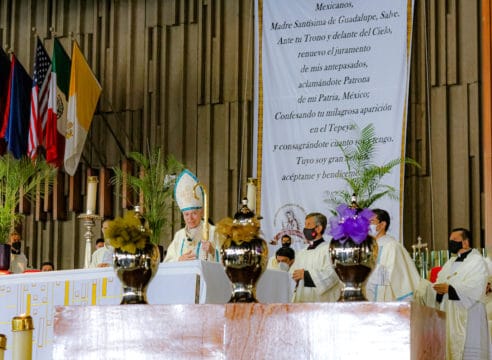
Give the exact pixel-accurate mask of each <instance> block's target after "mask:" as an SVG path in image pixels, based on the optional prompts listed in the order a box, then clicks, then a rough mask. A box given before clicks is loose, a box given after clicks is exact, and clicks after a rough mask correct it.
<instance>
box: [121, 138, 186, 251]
mask: <svg viewBox="0 0 492 360" xmlns="http://www.w3.org/2000/svg"><path fill="white" fill-rule="evenodd" d="M128 157H129V158H130V159H132V160H133V161H134V162H135V164H136V165H137V167H138V168H139V170H140V173H139V174H138V175H133V174H128V173H125V172H124V171H123V170H122V169H121V168H119V167H116V168H114V169H113V170H114V172H115V178H114V182H115V183H116V184H118V185H121V183H122V181H123V178H125V180H126V182H127V184H128V185H129V186H130V188H132V189H133V190H134V191H135V192H136V193H138V194H141V195H142V197H143V204H135V205H140V206H143V215H144V218H145V220H146V221H147V224H148V226H149V229H150V230H151V231H152V235H151V238H150V240H151V241H152V243H154V244H158V243H159V240H160V235H161V232H162V229H163V228H164V226H165V225H166V224H167V218H168V214H169V211H170V210H171V208H172V196H173V190H174V180H175V179H174V178H175V175H176V174H178V173H180V172H181V171H182V170H183V169H184V165H183V164H182V163H180V162H179V161H178V160H177V159H176V158H175V157H174V156H173V155H168V156H167V158H164V156H163V155H162V151H161V149H160V148H157V149H156V150H154V151H153V152H151V151H150V150H149V151H148V154H147V155H145V154H143V153H140V152H131V153H130V154H129V155H128Z"/></svg>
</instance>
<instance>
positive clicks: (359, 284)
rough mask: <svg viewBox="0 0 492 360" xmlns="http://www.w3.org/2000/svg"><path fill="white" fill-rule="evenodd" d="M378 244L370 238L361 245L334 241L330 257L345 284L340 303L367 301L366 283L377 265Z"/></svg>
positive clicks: (347, 241) (352, 242)
mask: <svg viewBox="0 0 492 360" xmlns="http://www.w3.org/2000/svg"><path fill="white" fill-rule="evenodd" d="M375 254H377V243H376V242H375V241H374V240H373V239H372V238H371V237H368V238H367V239H366V240H365V241H364V242H362V243H361V244H357V243H355V242H354V241H353V240H351V239H348V240H346V241H344V242H341V241H336V240H332V241H331V243H330V255H331V260H332V263H333V265H334V266H335V271H336V273H337V275H338V277H339V278H340V280H341V281H342V282H343V284H344V288H343V290H342V293H341V296H340V299H339V300H338V301H341V302H346V301H367V299H366V297H365V282H366V280H367V278H368V277H369V275H370V274H371V272H372V270H373V269H374V267H375V264H376V256H377V255H375Z"/></svg>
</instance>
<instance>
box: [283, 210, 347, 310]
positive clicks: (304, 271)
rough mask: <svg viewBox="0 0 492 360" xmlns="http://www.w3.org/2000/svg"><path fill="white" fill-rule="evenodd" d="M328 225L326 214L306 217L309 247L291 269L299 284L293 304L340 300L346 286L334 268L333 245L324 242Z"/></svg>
mask: <svg viewBox="0 0 492 360" xmlns="http://www.w3.org/2000/svg"><path fill="white" fill-rule="evenodd" d="M326 224H327V220H326V216H324V215H323V214H320V213H311V214H308V215H307V216H306V219H305V225H304V230H303V232H304V236H305V238H306V240H307V241H308V242H309V246H308V247H307V248H305V249H303V250H300V251H298V252H296V258H295V261H294V264H293V265H292V266H291V268H290V273H291V275H292V279H293V280H294V281H295V282H296V288H295V292H294V296H293V298H292V302H330V301H337V300H338V299H339V298H340V292H341V289H342V286H343V284H342V283H341V281H340V279H339V278H338V275H337V274H336V272H335V269H334V268H333V265H332V262H331V259H330V251H329V243H328V242H326V241H325V240H324V239H323V233H324V232H325V229H326Z"/></svg>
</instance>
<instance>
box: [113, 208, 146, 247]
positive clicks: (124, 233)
mask: <svg viewBox="0 0 492 360" xmlns="http://www.w3.org/2000/svg"><path fill="white" fill-rule="evenodd" d="M150 236H151V231H150V230H149V229H148V228H146V227H145V226H143V225H142V223H141V217H139V216H138V214H136V213H135V212H134V211H128V212H127V213H126V214H125V215H124V216H123V217H118V218H116V219H114V220H113V221H111V222H110V223H109V226H108V229H107V230H106V237H107V238H108V239H109V243H110V245H111V246H112V247H114V248H115V249H121V251H126V252H128V253H130V254H135V253H136V252H137V249H143V248H145V246H146V245H147V244H149V243H150Z"/></svg>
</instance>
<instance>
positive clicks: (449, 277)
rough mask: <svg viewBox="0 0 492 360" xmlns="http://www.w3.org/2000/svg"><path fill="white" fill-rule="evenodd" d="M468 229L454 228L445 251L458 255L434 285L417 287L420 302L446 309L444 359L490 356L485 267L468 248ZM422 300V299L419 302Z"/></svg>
mask: <svg viewBox="0 0 492 360" xmlns="http://www.w3.org/2000/svg"><path fill="white" fill-rule="evenodd" d="M471 245H472V236H471V233H470V231H469V230H467V229H463V228H457V229H453V230H452V231H451V234H450V235H449V241H448V250H449V252H450V253H452V254H457V256H454V257H452V258H450V259H449V260H448V261H447V262H446V263H445V264H444V266H443V267H442V269H441V271H440V272H439V274H438V276H437V280H436V283H435V284H431V283H429V282H428V283H427V285H428V286H427V289H426V290H427V291H426V292H424V291H421V290H420V289H419V294H418V295H421V296H418V299H417V300H419V302H423V303H424V304H425V305H428V306H434V307H436V308H438V309H440V310H442V311H445V312H446V359H451V360H454V359H489V353H490V348H489V346H490V339H489V331H488V323H487V312H486V308H485V291H486V288H487V280H488V270H487V264H486V262H485V260H484V258H483V256H482V255H481V254H480V253H479V252H478V251H477V250H475V249H472V248H471ZM422 300H423V301H422Z"/></svg>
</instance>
